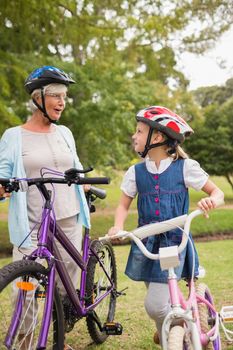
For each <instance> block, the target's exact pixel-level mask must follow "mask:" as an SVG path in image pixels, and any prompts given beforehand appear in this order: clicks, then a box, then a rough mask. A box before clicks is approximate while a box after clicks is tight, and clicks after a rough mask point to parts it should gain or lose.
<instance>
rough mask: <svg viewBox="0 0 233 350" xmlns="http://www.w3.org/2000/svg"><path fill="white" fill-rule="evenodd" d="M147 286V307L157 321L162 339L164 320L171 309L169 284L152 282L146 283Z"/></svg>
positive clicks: (149, 313) (148, 312)
mask: <svg viewBox="0 0 233 350" xmlns="http://www.w3.org/2000/svg"><path fill="white" fill-rule="evenodd" d="M146 287H147V294H146V297H145V302H144V305H145V309H146V312H147V314H148V315H149V316H150V318H152V319H153V320H154V321H155V324H156V328H157V330H158V333H159V337H160V339H161V331H162V325H163V321H164V319H165V317H166V316H167V314H168V312H169V311H170V297H169V288H168V284H166V283H155V282H150V283H146Z"/></svg>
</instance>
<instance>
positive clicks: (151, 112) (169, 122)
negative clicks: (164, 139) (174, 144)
mask: <svg viewBox="0 0 233 350" xmlns="http://www.w3.org/2000/svg"><path fill="white" fill-rule="evenodd" d="M136 119H137V121H140V122H143V123H146V124H148V125H149V126H150V127H151V128H152V129H156V130H158V131H161V132H162V133H164V134H165V135H167V136H168V137H169V138H171V139H174V140H177V141H178V142H179V143H181V142H183V141H184V140H185V137H186V136H189V135H190V134H192V133H193V129H192V128H191V127H190V126H189V125H188V124H187V123H186V121H185V120H184V119H183V118H181V117H180V116H179V115H178V114H176V113H174V112H172V111H170V110H169V109H168V108H166V107H162V106H150V107H148V108H144V109H141V110H140V111H139V112H138V113H137V115H136Z"/></svg>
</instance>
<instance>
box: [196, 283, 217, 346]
mask: <svg viewBox="0 0 233 350" xmlns="http://www.w3.org/2000/svg"><path fill="white" fill-rule="evenodd" d="M196 293H197V295H200V296H201V297H202V298H204V299H205V300H207V301H208V302H209V303H210V304H211V305H214V303H213V298H212V296H211V293H210V290H209V288H208V287H207V285H205V284H204V283H200V284H199V285H198V286H197V291H196ZM198 311H199V317H200V324H201V330H202V332H203V333H207V332H208V331H209V330H210V329H211V328H213V327H214V325H215V319H216V312H215V311H214V310H212V309H211V308H210V307H209V306H207V305H206V304H204V303H201V302H198ZM204 349H206V350H220V349H221V340H220V335H218V337H217V338H216V339H215V340H214V341H213V342H209V344H208V345H207V346H206V347H205V348H204Z"/></svg>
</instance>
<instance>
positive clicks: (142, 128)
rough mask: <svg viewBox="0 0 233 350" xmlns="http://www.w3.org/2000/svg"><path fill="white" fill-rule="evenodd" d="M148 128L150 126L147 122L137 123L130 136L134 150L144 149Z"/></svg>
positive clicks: (140, 150)
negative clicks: (134, 130)
mask: <svg viewBox="0 0 233 350" xmlns="http://www.w3.org/2000/svg"><path fill="white" fill-rule="evenodd" d="M149 129H150V128H149V126H148V125H147V124H145V123H142V122H138V123H137V127H136V132H135V133H134V134H133V136H132V139H133V145H134V150H135V151H136V152H143V151H144V148H145V145H146V140H147V136H148V133H149Z"/></svg>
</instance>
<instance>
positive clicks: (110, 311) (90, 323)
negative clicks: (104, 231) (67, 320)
mask: <svg viewBox="0 0 233 350" xmlns="http://www.w3.org/2000/svg"><path fill="white" fill-rule="evenodd" d="M91 247H92V249H93V250H94V251H95V252H96V253H97V255H98V257H99V259H100V261H101V262H102V264H103V266H104V268H105V270H106V272H107V273H108V275H109V277H110V278H111V281H112V283H113V284H114V288H115V289H116V287H117V271H116V260H115V255H114V251H113V249H112V246H111V244H110V243H109V242H107V241H103V242H99V241H93V242H92V246H91ZM110 288H111V283H110V281H109V280H108V278H107V276H106V274H105V272H104V270H103V268H102V267H101V265H100V263H99V261H98V260H97V259H96V257H95V256H91V257H90V259H89V262H88V266H87V281H86V305H87V306H89V305H92V304H93V303H94V302H95V301H96V300H97V299H98V298H99V297H101V296H102V295H103V294H104V293H106V292H107V291H108V290H109V289H110ZM115 308H116V295H115V293H109V294H108V296H107V297H105V298H104V299H103V300H102V301H101V302H100V303H99V304H98V305H97V306H96V307H95V309H94V315H95V317H96V318H97V320H98V322H99V323H100V324H101V327H102V326H103V324H104V323H105V322H111V321H113V319H114V315H115ZM86 321H87V328H88V331H89V334H90V336H91V338H92V340H93V341H94V342H95V343H96V344H101V343H103V342H104V341H105V340H106V339H107V337H108V335H107V334H106V332H104V331H101V330H100V328H99V327H98V325H97V322H96V321H95V320H94V319H93V317H92V316H87V319H86Z"/></svg>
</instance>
